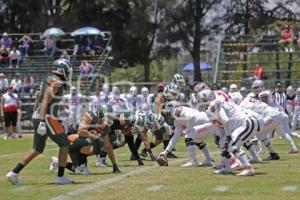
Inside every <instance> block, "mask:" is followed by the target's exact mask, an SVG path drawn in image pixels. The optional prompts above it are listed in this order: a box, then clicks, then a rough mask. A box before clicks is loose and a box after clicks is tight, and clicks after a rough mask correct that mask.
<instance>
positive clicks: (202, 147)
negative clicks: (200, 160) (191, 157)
mask: <svg viewBox="0 0 300 200" xmlns="http://www.w3.org/2000/svg"><path fill="white" fill-rule="evenodd" d="M195 144H196V146H197V147H198V148H199V149H200V150H202V149H204V148H205V147H206V143H204V142H200V143H195Z"/></svg>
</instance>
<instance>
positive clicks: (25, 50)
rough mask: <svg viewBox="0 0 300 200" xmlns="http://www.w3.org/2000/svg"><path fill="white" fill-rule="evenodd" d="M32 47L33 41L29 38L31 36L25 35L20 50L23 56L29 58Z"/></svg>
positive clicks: (20, 42)
mask: <svg viewBox="0 0 300 200" xmlns="http://www.w3.org/2000/svg"><path fill="white" fill-rule="evenodd" d="M31 45H32V39H31V38H30V37H29V35H27V34H25V35H23V37H22V38H21V39H20V40H19V50H20V52H21V54H22V56H25V57H27V56H28V51H29V50H30V47H31Z"/></svg>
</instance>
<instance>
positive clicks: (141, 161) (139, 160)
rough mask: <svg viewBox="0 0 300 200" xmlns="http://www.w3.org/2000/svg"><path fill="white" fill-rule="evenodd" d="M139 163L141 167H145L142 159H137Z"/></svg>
mask: <svg viewBox="0 0 300 200" xmlns="http://www.w3.org/2000/svg"><path fill="white" fill-rule="evenodd" d="M137 162H138V164H139V165H140V166H141V165H144V162H143V160H142V159H141V158H139V159H137Z"/></svg>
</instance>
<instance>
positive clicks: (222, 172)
mask: <svg viewBox="0 0 300 200" xmlns="http://www.w3.org/2000/svg"><path fill="white" fill-rule="evenodd" d="M214 174H221V175H232V174H233V173H232V171H231V170H226V169H225V168H221V169H218V170H215V171H214Z"/></svg>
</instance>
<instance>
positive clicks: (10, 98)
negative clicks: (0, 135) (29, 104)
mask: <svg viewBox="0 0 300 200" xmlns="http://www.w3.org/2000/svg"><path fill="white" fill-rule="evenodd" d="M19 107H20V102H19V99H18V95H16V94H14V93H13V87H12V86H9V87H7V93H5V94H4V95H3V96H2V104H1V108H2V110H3V116H1V118H2V117H4V122H5V130H4V139H5V140H6V139H8V138H9V137H12V138H14V137H15V135H16V125H17V117H18V112H17V111H18V108H19ZM10 126H12V128H11V129H10Z"/></svg>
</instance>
